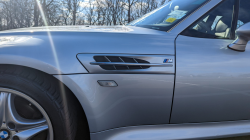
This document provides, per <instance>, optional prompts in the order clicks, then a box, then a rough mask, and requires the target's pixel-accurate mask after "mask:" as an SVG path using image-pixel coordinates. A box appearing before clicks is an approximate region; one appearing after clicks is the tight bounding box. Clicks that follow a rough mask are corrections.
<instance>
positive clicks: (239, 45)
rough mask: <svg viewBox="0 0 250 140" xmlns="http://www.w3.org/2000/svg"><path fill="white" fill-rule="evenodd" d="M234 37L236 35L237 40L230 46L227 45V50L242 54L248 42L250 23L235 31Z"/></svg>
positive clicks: (249, 38)
mask: <svg viewBox="0 0 250 140" xmlns="http://www.w3.org/2000/svg"><path fill="white" fill-rule="evenodd" d="M236 35H238V38H237V39H236V40H235V41H234V42H233V43H232V44H230V45H228V48H230V49H232V50H235V51H240V52H244V51H245V50H246V46H247V43H248V41H249V40H250V22H249V23H246V24H244V25H243V26H241V27H240V28H238V29H237V30H236Z"/></svg>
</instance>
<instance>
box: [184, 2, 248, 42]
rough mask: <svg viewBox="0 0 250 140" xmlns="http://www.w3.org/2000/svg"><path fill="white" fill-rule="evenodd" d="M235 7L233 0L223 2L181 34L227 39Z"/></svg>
mask: <svg viewBox="0 0 250 140" xmlns="http://www.w3.org/2000/svg"><path fill="white" fill-rule="evenodd" d="M246 1H250V0H246ZM235 5H236V3H235V0H225V1H224V2H222V3H221V4H220V5H219V6H217V7H216V8H214V9H213V10H212V11H210V12H209V13H208V14H206V15H205V16H203V17H202V18H201V19H200V20H198V21H197V22H195V23H194V24H193V25H192V26H190V27H189V28H188V29H186V30H185V31H184V32H182V33H181V34H182V35H185V36H192V37H199V38H222V39H229V38H230V33H231V28H232V23H233V22H232V21H233V13H234V7H235Z"/></svg>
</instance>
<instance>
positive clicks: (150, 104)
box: [0, 0, 250, 140]
mask: <svg viewBox="0 0 250 140" xmlns="http://www.w3.org/2000/svg"><path fill="white" fill-rule="evenodd" d="M219 2H221V0H211V1H210V2H209V3H208V4H207V5H205V6H203V7H202V8H201V9H199V10H198V11H197V12H195V13H194V14H192V15H191V16H189V17H188V18H187V19H185V20H184V21H183V22H181V23H180V24H179V25H178V26H177V27H175V28H174V29H173V30H171V32H170V33H165V32H161V31H156V30H150V29H144V28H138V27H128V28H129V29H126V30H123V29H121V30H120V29H118V30H119V31H117V29H112V27H109V29H108V31H107V29H104V28H103V27H101V28H103V29H100V27H98V29H96V28H95V27H93V28H94V29H93V28H92V27H91V28H90V29H89V28H84V29H82V27H77V28H75V27H60V28H58V27H57V28H56V27H55V28H53V29H50V30H49V33H50V34H51V35H52V39H53V43H54V50H55V51H56V53H57V57H55V55H54V54H53V48H52V46H51V42H49V41H50V40H49V38H48V33H47V30H46V28H28V29H22V30H12V31H7V32H1V33H0V39H1V37H9V36H13V37H20V36H22V37H24V38H26V39H24V40H26V41H24V42H22V43H20V42H19V43H15V44H12V43H7V44H3V43H2V42H1V41H0V64H16V65H23V66H28V67H31V68H35V69H39V70H41V71H44V72H47V73H49V74H72V73H85V74H79V75H54V76H55V77H56V78H58V79H59V80H61V81H63V82H64V84H65V85H67V86H68V87H69V88H70V89H71V90H72V91H73V93H74V94H75V95H76V97H77V98H78V100H79V101H80V103H81V104H82V106H83V108H84V111H85V113H86V115H87V119H88V121H89V125H90V130H91V132H98V131H102V130H106V129H112V128H116V127H122V126H129V125H146V124H150V123H151V124H153V123H154V124H167V123H168V119H169V114H170V102H168V101H170V98H172V95H171V94H172V92H170V91H171V89H173V86H171V84H173V77H174V75H166V74H164V75H157V74H87V73H88V72H87V70H86V69H84V68H83V67H82V65H81V64H80V63H79V61H78V60H77V59H76V54H78V53H118V54H131V53H133V54H152V55H158V54H171V55H175V50H174V40H175V38H176V37H177V35H178V34H179V33H180V32H182V31H183V30H184V29H186V28H187V27H188V26H189V25H191V24H192V23H193V22H194V21H195V20H197V19H198V18H199V17H201V16H202V15H203V14H204V13H206V12H207V11H208V10H210V9H211V8H213V7H214V6H215V5H216V4H218V3H219ZM92 29H93V30H92ZM31 37H32V39H30V38H31ZM27 38H29V39H30V41H27ZM186 41H188V40H186ZM189 41H190V40H189ZM211 42H212V41H210V42H209V43H211ZM228 42H229V41H223V43H222V44H223V46H222V49H223V50H220V49H219V47H218V46H217V47H218V48H216V50H219V51H220V52H224V53H226V54H227V55H228V56H230V55H231V56H237V57H240V58H242V56H239V55H238V54H235V53H232V52H231V53H232V54H231V53H227V52H226V51H228V50H226V49H225V48H224V45H226V44H227V43H228ZM4 43H6V42H4ZM200 43H201V42H200ZM205 43H206V42H203V44H205ZM184 44H185V43H184ZM203 44H202V46H203ZM185 45H186V44H185ZM227 45H228V44H227ZM208 46H209V45H207V47H208ZM182 48H183V49H184V50H188V49H189V48H190V47H189V48H185V47H184V46H183V47H182ZM191 48H192V46H191ZM248 48H249V47H248ZM224 49H225V50H224ZM184 50H183V51H184ZM177 51H178V48H177ZM200 51H202V50H200ZM231 51H232V50H231ZM178 52H179V51H178ZM189 53H190V54H189ZM189 53H184V52H183V53H181V55H183V56H182V57H183V58H184V57H185V56H190V55H191V54H193V53H192V52H189ZM181 55H178V56H177V58H179V57H180V56H181ZM237 57H232V58H230V60H232V59H233V58H237ZM248 57H249V56H248ZM56 59H57V60H59V62H58V63H56V61H55V60H56ZM199 59H200V57H198V58H195V57H193V58H192V59H191V60H192V61H194V62H197V61H199ZM207 59H208V58H207ZM211 59H212V60H213V57H210V59H209V60H211ZM24 60H25V61H24ZM219 60H220V59H219ZM242 60H243V59H242ZM248 60H249V59H248ZM177 61H178V59H177ZM192 61H191V62H192ZM244 61H247V60H244ZM183 62H190V61H188V60H187V61H186V60H183V59H182V61H180V63H182V64H184V67H185V66H187V65H189V63H183ZM224 62H225V64H226V65H227V66H229V65H228V64H227V62H226V61H224ZM202 63H203V62H200V63H197V64H199V66H202ZM206 63H208V62H206ZM211 63H212V62H211ZM229 63H230V64H231V65H232V66H235V65H236V66H238V65H240V63H239V64H238V63H237V62H235V63H233V62H229ZM177 64H178V63H177ZM208 64H210V63H208ZM216 64H217V66H218V65H219V64H218V63H215V65H216ZM208 66H211V64H210V65H208ZM208 66H205V68H207V69H205V68H203V69H204V70H210V69H211V67H208ZM246 66H247V67H248V64H247V65H246ZM197 68H198V69H199V68H202V67H197ZM198 69H189V70H188V72H191V73H192V71H194V72H195V71H197V70H198ZM233 69H235V68H233ZM177 72H178V73H179V72H181V73H182V72H183V75H185V76H194V75H189V74H187V73H185V71H184V70H181V69H179V66H178V71H177ZM230 72H231V73H233V72H232V71H230ZM245 73H246V72H245ZM205 75H206V76H207V77H212V76H211V75H208V74H205ZM195 76H196V75H195ZM216 76H217V75H216ZM244 76H248V74H247V75H244ZM145 77H146V78H147V79H146V80H145ZM239 77H241V75H237V73H236V75H234V76H233V78H236V79H237V78H238V79H240V78H239ZM111 78H112V79H111ZM133 78H134V80H133ZM217 78H218V77H217ZM227 78H228V77H227ZM107 79H108V80H115V81H116V82H117V81H118V85H119V83H122V85H126V86H124V87H122V86H120V85H119V86H118V87H115V88H117V89H116V90H109V89H110V88H109V87H102V88H100V86H99V85H97V82H96V81H97V80H107ZM148 79H150V80H148ZM177 79H178V80H179V79H180V80H181V81H182V82H185V80H186V82H187V83H184V86H187V87H191V86H195V85H192V83H189V81H188V80H187V79H190V78H188V77H186V79H185V77H184V78H183V77H182V75H180V76H179V77H177ZM245 80H246V82H248V79H245ZM162 81H163V82H162ZM198 81H199V82H201V84H203V83H204V82H203V81H202V80H198ZM198 81H197V82H198ZM192 82H194V81H192ZM213 82H214V81H213ZM213 82H212V85H213V86H214V85H215V83H213ZM224 82H229V84H231V87H229V86H226V85H224V86H226V87H225V88H223V89H222V91H223V92H221V94H220V93H218V94H217V93H215V94H217V95H218V96H220V98H218V99H219V100H220V101H222V103H218V102H216V104H215V105H213V104H211V103H210V104H211V105H212V106H211V107H213V108H215V110H220V109H216V108H220V107H221V106H216V105H221V104H223V105H225V102H226V100H228V99H229V100H233V98H234V97H235V99H236V100H238V99H240V98H244V99H243V102H244V103H247V101H248V100H249V98H248V94H246V93H249V92H248V91H249V90H248V88H246V90H245V91H241V92H240V93H236V92H232V91H235V90H232V88H236V89H239V88H241V87H242V85H240V84H237V86H234V85H235V83H233V82H230V81H229V80H224ZM164 83H165V85H167V86H165V85H164ZM167 83H168V84H167ZM236 83H237V82H236ZM155 84H158V86H160V88H159V89H161V90H158V89H157V90H155V91H160V92H157V93H155V91H152V89H151V87H152V88H153V87H155V86H153V85H155ZM159 84H160V85H159ZM199 84H200V83H199ZM209 84H210V83H209ZM245 85H246V84H243V87H244V86H245ZM128 86H129V87H130V86H132V89H136V90H132V89H130V88H126V87H128ZM177 87H181V86H177ZM198 87H199V89H200V90H201V89H203V90H202V91H204V94H201V95H197V93H196V92H195V91H196V90H194V89H193V88H192V87H191V88H192V90H193V91H194V92H190V94H191V95H186V94H180V96H179V97H178V94H177V98H176V99H177V101H178V100H179V101H185V100H183V99H187V101H188V104H185V105H186V106H185V105H183V104H182V103H180V102H179V103H178V102H176V103H177V105H176V103H175V104H174V107H176V106H177V114H178V112H179V114H182V115H184V116H185V115H187V116H190V112H185V110H186V107H187V110H190V108H189V107H197V106H194V104H196V102H194V103H192V101H196V100H189V99H191V98H187V97H188V96H190V97H191V96H193V95H192V94H196V95H194V97H198V98H199V99H202V100H201V102H204V103H202V104H201V105H204V106H205V107H208V104H207V103H208V102H206V100H205V99H207V97H212V96H213V95H211V94H205V93H206V90H207V89H208V88H205V87H201V86H198ZM209 87H210V88H211V90H218V89H213V87H212V86H210V85H209ZM112 88H114V87H112ZM125 88H126V89H125ZM227 88H229V90H230V91H229V92H226V91H227ZM137 89H139V90H137ZM199 89H198V90H199ZM187 90H188V89H187ZM231 90H232V91H231ZM166 91H167V92H166ZM182 91H183V90H182ZM231 93H232V94H231ZM226 94H227V95H229V97H228V96H226ZM145 95H146V96H145ZM230 95H233V96H234V97H233V96H230ZM238 95H240V97H239V96H238ZM181 96H183V97H181ZM221 97H225V98H224V99H225V100H222V99H223V98H221ZM149 98H150V100H149ZM178 98H179V99H178ZM181 98H183V99H181ZM213 99H216V98H215V97H213ZM123 104H125V106H124V107H123V106H122V105H123ZM178 104H179V105H178ZM196 105H197V104H196ZM198 105H199V104H198ZM233 105H235V102H234V103H233ZM241 105H242V104H240V106H241ZM165 106H166V107H165ZM178 106H179V107H183V108H179V107H178ZM229 106H230V104H229ZM224 107H225V106H224ZM231 107H232V109H234V110H236V109H235V108H237V107H239V106H238V105H236V106H231ZM246 109H247V107H245V108H243V110H246ZM191 110H192V109H191ZM183 111H184V113H183ZM110 112H111V114H108V113H110ZM116 112H118V113H116ZM128 112H133V113H131V114H129V113H128ZM211 112H214V111H211V110H210V111H208V112H203V113H205V114H208V115H210V117H207V115H204V116H205V117H204V118H203V116H202V115H201V114H200V111H198V112H194V113H196V114H198V116H197V118H198V119H199V120H208V119H211V116H212V115H211V114H209V113H211ZM229 112H230V110H226V113H229ZM192 113H193V112H192ZM216 113H217V114H218V112H216ZM216 113H215V114H216ZM231 113H233V112H231ZM175 114H176V113H175ZM240 114H241V112H240ZM248 114H249V113H248ZM124 116H125V117H124ZM232 116H234V117H235V118H237V117H239V116H238V115H237V114H236V115H235V114H233V115H232ZM241 116H242V114H241ZM243 116H244V114H243ZM175 117H177V119H176V120H177V121H178V122H185V121H187V120H188V121H189V120H190V118H188V119H185V118H184V117H182V116H179V115H177V116H176V115H174V116H172V118H175ZM195 117H196V116H195ZM110 120H112V121H113V122H110ZM191 120H192V118H191ZM221 120H225V117H223V118H221ZM160 126H161V127H159V126H149V127H150V129H147V130H145V129H144V127H148V126H136V127H127V128H119V129H113V130H107V131H102V132H100V133H95V134H93V133H92V134H91V136H92V139H95V138H96V139H99V138H100V137H102V136H103V138H109V137H113V138H116V136H117V137H119V138H124V139H126V138H128V136H131V134H133V132H132V131H133V130H135V132H138V134H141V135H137V136H138V137H136V138H138V139H141V138H145V137H144V135H145V134H149V135H148V136H149V137H148V138H149V139H150V138H155V137H154V136H156V135H157V136H159V137H160V138H161V139H167V138H168V137H169V136H170V135H166V134H165V132H173V133H171V134H172V136H173V137H174V136H175V138H180V137H179V136H180V135H182V134H183V132H188V133H187V135H183V137H184V136H187V138H190V137H192V138H193V137H199V138H211V137H213V136H214V135H215V134H216V135H217V136H232V135H231V134H233V135H245V134H247V133H249V132H250V130H249V128H250V126H249V122H247V121H242V122H235V123H232V124H231V123H229V122H222V123H217V124H216V125H212V126H210V127H208V125H207V123H201V124H197V125H196V126H193V125H185V124H178V125H160ZM165 126H168V127H165ZM173 126H178V127H173ZM151 127H152V128H151ZM170 127H171V128H170ZM134 128H136V129H134ZM137 128H138V129H137ZM174 128H176V129H174ZM192 128H193V129H192ZM195 128H197V129H195ZM201 128H204V129H202V130H204V131H199V130H201ZM205 128H207V129H205ZM114 130H115V131H114ZM116 130H117V131H116ZM137 130H138V131H137ZM161 130H163V131H161ZM165 130H167V131H165ZM172 130H175V131H172ZM177 130H179V131H177ZM211 130H215V131H211ZM191 131H192V133H189V132H191ZM210 131H211V132H213V134H210V133H208V132H210ZM158 132H164V133H161V134H162V135H158V134H159V133H158ZM195 132H204V133H205V132H206V134H204V133H195ZM216 132H218V133H216ZM97 134H98V135H97ZM99 134H100V135H99ZM150 134H152V135H150ZM94 135H95V136H94ZM120 136H123V137H120ZM129 138H135V137H129ZM121 140H122V139H121Z"/></svg>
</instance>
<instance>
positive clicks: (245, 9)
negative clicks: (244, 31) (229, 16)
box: [237, 0, 250, 28]
mask: <svg viewBox="0 0 250 140" xmlns="http://www.w3.org/2000/svg"><path fill="white" fill-rule="evenodd" d="M248 22H250V0H240V9H239V15H238V22H237V28H239V27H240V26H242V25H244V24H246V23H248Z"/></svg>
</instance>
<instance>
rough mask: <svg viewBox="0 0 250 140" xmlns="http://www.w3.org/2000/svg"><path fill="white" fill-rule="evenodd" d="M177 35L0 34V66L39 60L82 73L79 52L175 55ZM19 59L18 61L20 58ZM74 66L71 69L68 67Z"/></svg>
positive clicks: (82, 29) (117, 29)
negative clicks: (77, 56)
mask: <svg viewBox="0 0 250 140" xmlns="http://www.w3.org/2000/svg"><path fill="white" fill-rule="evenodd" d="M176 36H177V35H175V34H171V33H167V32H163V31H157V30H152V29H146V28H140V27H133V26H113V27H112V26H108V27H105V26H63V27H38V28H25V29H15V30H8V31H2V32H0V58H1V57H4V58H3V59H4V60H3V59H0V64H1V63H5V64H6V62H7V60H8V58H15V62H13V61H14V60H11V63H15V64H16V63H18V64H23V63H25V62H22V63H21V62H19V61H20V60H19V59H23V60H28V59H32V60H37V61H41V62H43V63H45V64H49V65H50V66H52V67H53V68H55V69H60V70H61V73H81V72H82V68H79V69H76V67H74V66H72V64H76V62H77V65H79V62H78V60H77V59H76V55H77V54H79V53H95V54H96V53H115V54H154V55H155V54H168V55H174V54H175V51H174V40H175V38H176ZM18 58H19V59H18ZM24 58H25V59H24ZM25 65H28V64H25ZM69 66H72V67H69Z"/></svg>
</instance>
